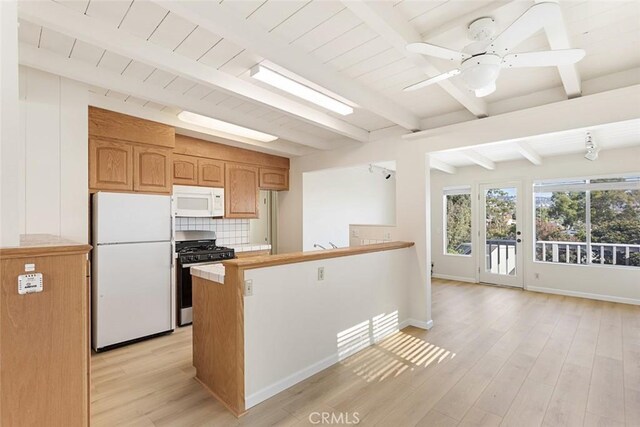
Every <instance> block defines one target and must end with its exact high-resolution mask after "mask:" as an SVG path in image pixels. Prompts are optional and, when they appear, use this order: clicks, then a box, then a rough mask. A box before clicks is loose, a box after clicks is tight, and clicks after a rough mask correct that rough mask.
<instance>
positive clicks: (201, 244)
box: [176, 239, 236, 266]
mask: <svg viewBox="0 0 640 427" xmlns="http://www.w3.org/2000/svg"><path fill="white" fill-rule="evenodd" d="M176 253H177V254H178V261H179V262H180V264H182V265H183V266H184V265H185V264H197V263H203V262H216V261H223V260H225V259H232V258H235V256H236V255H235V251H234V250H233V249H231V248H225V247H222V246H217V245H216V240H215V239H204V240H185V241H180V242H176Z"/></svg>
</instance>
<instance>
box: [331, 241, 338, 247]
mask: <svg viewBox="0 0 640 427" xmlns="http://www.w3.org/2000/svg"><path fill="white" fill-rule="evenodd" d="M329 244H330V245H331V247H332V248H333V249H338V247H337V246H336V245H334V244H333V243H331V242H329Z"/></svg>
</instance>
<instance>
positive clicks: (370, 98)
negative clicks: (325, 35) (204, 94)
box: [154, 0, 420, 130]
mask: <svg viewBox="0 0 640 427" xmlns="http://www.w3.org/2000/svg"><path fill="white" fill-rule="evenodd" d="M154 1H155V2H156V3H158V4H159V5H160V6H162V7H164V8H165V9H167V10H169V11H170V12H171V13H173V14H176V15H178V16H181V17H183V18H185V19H187V20H188V21H191V22H193V23H194V24H197V25H199V26H201V27H203V28H206V29H207V30H209V31H211V32H213V33H214V34H217V35H219V36H222V37H224V38H225V39H229V40H231V41H233V42H234V43H236V44H238V45H240V46H242V47H244V48H247V49H248V50H250V51H251V52H253V53H256V54H258V55H260V56H261V57H263V58H265V59H267V60H269V61H271V62H273V63H275V64H277V65H279V66H280V67H284V68H285V69H287V70H289V71H291V72H293V73H295V74H297V75H299V76H300V77H302V78H304V79H307V80H309V81H312V82H313V83H315V84H318V85H320V86H322V87H324V88H326V89H328V90H330V91H331V92H334V93H335V94H337V95H339V96H341V97H344V98H345V99H347V100H349V101H352V102H354V103H356V104H357V105H358V106H360V108H364V109H366V110H369V111H371V112H373V113H375V114H377V115H379V116H380V117H384V118H385V119H387V120H389V121H391V122H393V123H395V124H398V125H400V126H402V127H404V128H405V129H409V130H415V129H419V128H420V118H419V117H418V116H416V115H415V114H413V113H411V112H410V111H409V110H407V109H405V108H404V107H401V106H399V105H397V104H396V103H394V102H393V101H391V100H390V99H388V98H387V97H385V96H383V95H381V94H378V93H377V92H375V91H374V90H372V89H370V88H367V87H366V86H365V85H363V84H361V83H360V82H358V81H356V80H354V79H350V78H348V77H345V76H344V75H343V74H340V73H339V72H338V71H336V70H334V69H333V68H331V67H329V66H327V65H325V64H323V63H322V61H320V60H318V59H316V58H315V57H314V56H312V55H311V54H309V53H307V52H305V51H304V50H303V49H301V48H299V47H298V46H295V45H292V44H289V43H287V42H286V41H285V40H284V39H282V38H281V37H279V36H277V35H276V34H274V33H270V32H268V31H266V30H265V29H263V28H262V27H261V26H260V25H255V24H253V23H251V21H247V20H246V19H245V18H244V17H242V16H240V15H238V14H237V13H236V12H235V11H233V10H231V8H230V7H229V6H226V5H223V4H221V3H222V2H214V1H210V2H206V1H196V2H180V1H175V0H171V1H167V0H154Z"/></svg>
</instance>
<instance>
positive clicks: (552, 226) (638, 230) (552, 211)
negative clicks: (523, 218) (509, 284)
mask: <svg viewBox="0 0 640 427" xmlns="http://www.w3.org/2000/svg"><path fill="white" fill-rule="evenodd" d="M590 197H591V209H590V213H591V242H592V244H597V243H617V244H633V245H639V244H640V190H597V191H593V190H592V191H591V194H590ZM536 239H537V240H538V241H566V242H586V240H587V229H586V192H584V191H582V192H554V193H552V196H551V203H550V206H538V207H537V209H536ZM607 251H609V252H607V253H606V254H605V263H608V264H611V263H613V254H612V253H611V249H610V248H608V249H607ZM585 256H586V254H585ZM599 256H600V254H599V251H595V252H594V257H596V258H597V257H599ZM623 256H624V254H623V253H620V255H619V256H618V257H617V262H616V263H617V264H619V263H624V262H622V261H623V260H622V259H621V257H623ZM594 262H598V260H597V259H595V260H594ZM628 264H629V265H635V266H640V253H637V252H635V253H634V252H632V253H630V256H629V261H628Z"/></svg>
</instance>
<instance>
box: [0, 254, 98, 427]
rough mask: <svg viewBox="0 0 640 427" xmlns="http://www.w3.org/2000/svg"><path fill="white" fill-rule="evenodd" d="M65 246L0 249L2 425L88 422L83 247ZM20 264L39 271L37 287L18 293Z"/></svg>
mask: <svg viewBox="0 0 640 427" xmlns="http://www.w3.org/2000/svg"><path fill="white" fill-rule="evenodd" d="M71 249H72V250H67V249H65V248H61V247H42V248H29V249H25V248H20V247H18V248H15V251H16V252H20V251H22V253H18V254H16V255H13V254H12V253H11V251H12V249H6V250H5V249H2V250H0V276H1V278H2V281H1V287H2V289H1V292H2V304H1V305H0V318H1V320H2V323H1V326H0V336H1V340H0V345H1V346H2V376H1V377H0V389H1V390H2V393H0V406H2V412H0V425H1V426H6V427H9V426H11V427H29V426H65V427H88V426H89V405H90V397H89V393H90V383H89V375H90V354H91V353H90V340H89V337H90V324H89V286H88V283H87V277H86V266H87V252H88V251H89V249H90V247H89V246H78V250H75V249H73V248H71ZM5 251H6V252H5ZM5 256H6V258H5ZM25 264H34V265H35V268H36V272H38V273H41V274H42V277H43V281H42V286H43V290H42V292H38V293H27V294H23V295H21V294H19V292H18V286H17V285H18V278H19V276H20V275H23V274H25Z"/></svg>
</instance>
